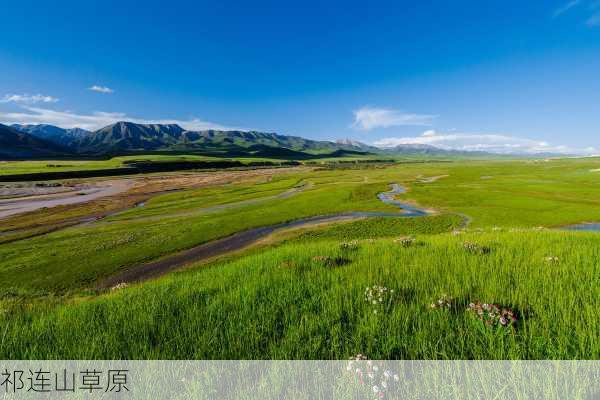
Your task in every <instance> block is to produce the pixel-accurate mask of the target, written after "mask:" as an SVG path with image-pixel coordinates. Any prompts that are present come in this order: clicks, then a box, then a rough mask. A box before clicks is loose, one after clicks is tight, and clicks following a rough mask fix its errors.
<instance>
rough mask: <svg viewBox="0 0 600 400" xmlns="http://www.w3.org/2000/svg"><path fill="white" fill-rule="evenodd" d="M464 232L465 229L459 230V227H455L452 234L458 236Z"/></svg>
mask: <svg viewBox="0 0 600 400" xmlns="http://www.w3.org/2000/svg"><path fill="white" fill-rule="evenodd" d="M463 233H464V231H461V230H458V229H454V230H453V231H452V235H454V236H457V235H462V234H463Z"/></svg>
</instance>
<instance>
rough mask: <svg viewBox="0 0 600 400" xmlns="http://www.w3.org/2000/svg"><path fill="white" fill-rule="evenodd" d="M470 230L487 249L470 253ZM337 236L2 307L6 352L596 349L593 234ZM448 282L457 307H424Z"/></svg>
mask: <svg viewBox="0 0 600 400" xmlns="http://www.w3.org/2000/svg"><path fill="white" fill-rule="evenodd" d="M465 241H470V242H473V243H477V244H479V245H481V246H488V247H489V248H490V249H491V251H490V252H489V253H487V254H480V253H472V252H469V251H467V250H465V248H464V246H463V243H464V242H465ZM340 243H341V240H338V239H335V238H334V237H333V236H332V237H329V238H327V239H321V240H314V239H313V240H304V239H300V240H298V241H294V242H290V243H287V244H285V245H283V246H280V247H277V248H273V249H270V250H268V251H264V252H258V253H255V254H251V255H248V256H245V257H242V258H240V259H238V260H234V261H230V262H226V263H217V264H215V265H212V266H210V267H206V268H201V269H198V270H191V271H185V272H181V273H176V274H173V275H171V276H169V277H166V278H164V279H160V280H158V281H154V282H149V283H146V284H143V285H139V286H135V287H129V288H125V289H120V290H115V291H113V292H110V293H108V294H106V295H103V296H100V297H98V298H94V299H91V300H86V301H74V302H71V303H68V304H63V305H58V306H48V305H43V304H40V305H33V306H31V305H29V306H26V307H25V306H23V307H19V306H13V307H12V308H9V309H8V310H6V311H5V312H4V313H3V314H2V317H0V318H1V319H0V358H5V359H15V358H51V359H71V358H76V359H88V358H99V359H112V358H128V359H131V358H133V359H146V358H151V359H154V358H168V359H180V358H181V359H189V358H198V359H200V358H202V359H271V358H274V359H296V358H298V359H344V358H347V357H349V356H351V355H354V354H356V353H363V354H367V355H368V356H369V357H370V358H381V359H594V358H598V357H600V339H599V337H598V335H597V333H598V331H599V328H600V321H599V319H600V314H599V313H598V307H600V300H599V299H600V296H599V295H600V285H599V283H600V282H599V279H600V269H599V268H600V267H599V266H598V263H597V260H598V259H599V257H600V246H599V245H600V237H599V236H597V235H595V234H589V233H570V232H544V231H532V230H528V231H522V232H518V233H517V232H509V231H503V232H495V231H494V232H491V231H488V232H484V233H477V232H471V233H463V234H459V235H452V234H442V235H431V236H430V235H419V236H417V237H416V242H415V243H414V244H412V245H409V246H408V247H405V246H402V245H401V244H399V243H397V242H395V241H394V240H393V239H373V240H362V241H359V244H358V247H357V248H350V249H349V250H343V249H342V248H341V247H340ZM315 256H322V257H320V258H319V257H317V259H315ZM550 256H551V257H557V258H558V261H552V262H550V261H548V260H547V257H550ZM323 257H331V258H339V259H345V260H347V262H346V263H338V264H332V265H330V264H327V263H323V262H322V260H323ZM335 265H338V266H335ZM372 285H382V286H385V287H387V288H389V289H390V290H392V289H393V290H394V297H393V298H392V300H391V301H390V302H389V303H386V304H387V305H386V306H385V307H379V306H374V305H372V304H370V303H368V302H367V301H366V300H365V297H364V292H365V288H367V287H371V286H372ZM443 294H447V295H448V296H451V297H453V298H454V299H455V300H454V302H453V307H452V308H451V309H447V310H444V309H431V307H430V303H432V302H435V301H436V300H437V299H438V298H440V297H441V296H442V295H443ZM476 300H479V301H482V302H490V303H497V304H499V305H501V306H504V307H510V308H511V309H513V310H515V311H516V312H517V313H518V315H519V321H518V322H517V324H516V326H515V327H514V328H501V327H497V328H493V327H489V326H486V325H485V324H483V323H482V322H481V321H479V320H478V319H477V318H476V317H475V316H474V315H472V314H470V313H468V312H467V311H465V309H466V307H467V305H468V304H469V302H472V301H476ZM374 310H377V311H378V312H377V313H374Z"/></svg>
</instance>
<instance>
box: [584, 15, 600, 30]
mask: <svg viewBox="0 0 600 400" xmlns="http://www.w3.org/2000/svg"><path fill="white" fill-rule="evenodd" d="M585 24H586V25H587V26H589V27H597V26H600V13H597V14H594V15H592V16H591V17H589V18H588V20H587V21H585Z"/></svg>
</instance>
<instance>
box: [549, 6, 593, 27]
mask: <svg viewBox="0 0 600 400" xmlns="http://www.w3.org/2000/svg"><path fill="white" fill-rule="evenodd" d="M575 7H578V8H579V9H581V13H580V15H581V14H582V13H583V14H584V15H586V16H587V19H586V20H585V24H586V25H587V26H588V27H590V28H595V27H599V26H600V12H598V9H599V8H600V1H598V0H593V1H591V0H571V1H569V2H567V3H564V4H563V5H562V6H560V7H558V8H557V9H555V10H554V13H553V14H552V17H553V18H558V17H560V16H561V15H563V14H566V13H567V12H569V11H571V10H573V9H574V8H575Z"/></svg>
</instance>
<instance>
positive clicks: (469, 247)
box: [463, 242, 492, 254]
mask: <svg viewBox="0 0 600 400" xmlns="http://www.w3.org/2000/svg"><path fill="white" fill-rule="evenodd" d="M463 248H464V249H465V250H466V251H467V252H469V253H473V254H488V253H489V252H490V251H492V249H490V248H489V247H488V246H482V245H480V244H477V243H473V242H464V243H463Z"/></svg>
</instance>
